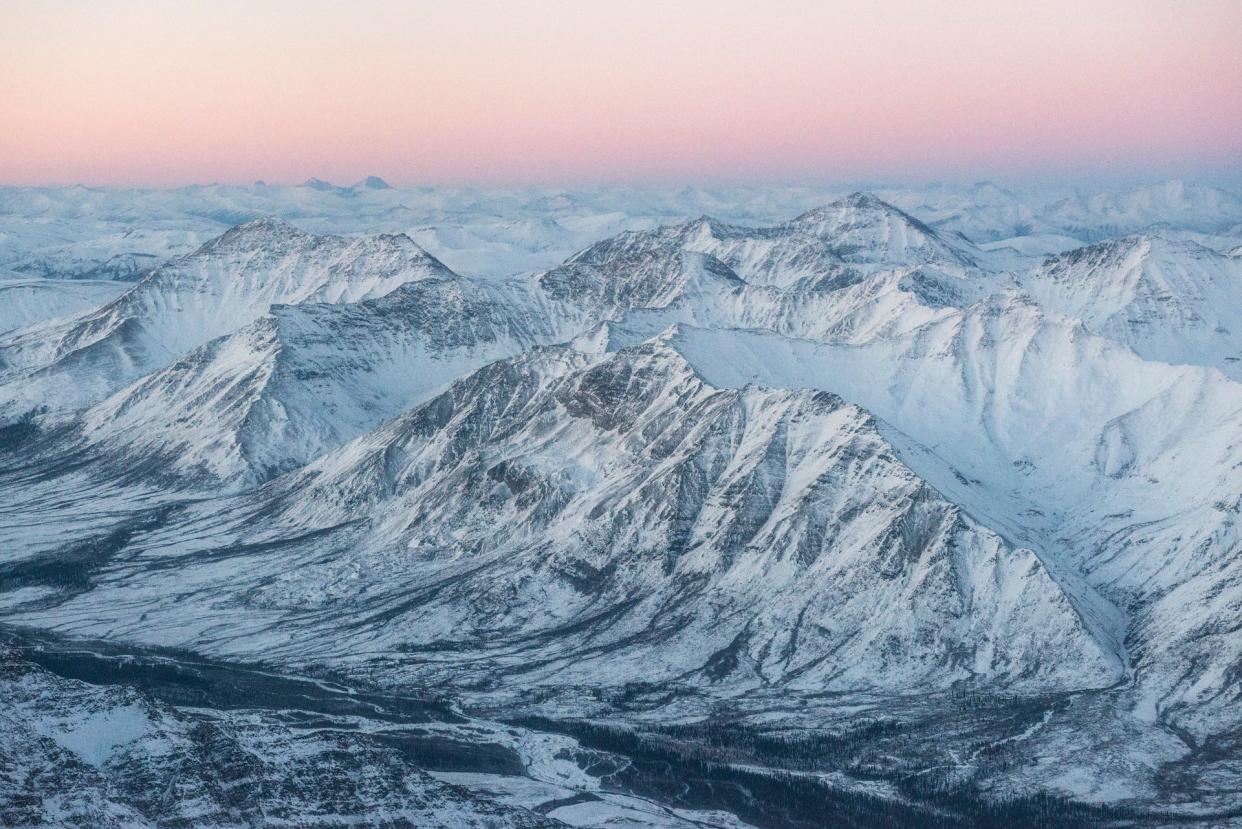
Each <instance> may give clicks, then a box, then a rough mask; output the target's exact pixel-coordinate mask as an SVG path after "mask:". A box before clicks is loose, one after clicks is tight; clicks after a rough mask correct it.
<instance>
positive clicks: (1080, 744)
mask: <svg viewBox="0 0 1242 829" xmlns="http://www.w3.org/2000/svg"><path fill="white" fill-rule="evenodd" d="M1240 511H1242V198H1239V197H1238V196H1235V195H1233V194H1231V193H1229V192H1227V191H1224V190H1221V189H1217V188H1214V187H1211V186H1206V185H1191V184H1182V183H1178V182H1170V183H1166V184H1158V185H1144V186H1137V187H1128V188H1114V189H1111V190H1108V191H1104V192H1080V191H1074V190H1071V189H1069V188H1066V189H1064V190H1057V189H1056V188H1051V187H1048V188H1040V189H1031V190H1023V191H1020V192H1011V191H1009V190H1006V189H1003V188H1001V187H999V186H996V185H993V184H987V183H985V184H978V185H975V186H972V187H947V186H946V187H924V188H919V189H895V188H888V189H886V188H877V189H875V190H873V191H871V192H850V191H848V190H844V191H834V190H831V189H817V188H733V189H721V190H712V191H709V190H694V189H682V190H667V191H655V190H648V191H644V190H624V189H598V190H591V191H551V190H549V191H533V190H517V189H514V190H468V189H458V190H451V189H429V188H424V189H394V188H391V187H388V186H387V185H386V184H385V183H384V182H383V181H380V180H378V179H367V180H365V181H363V182H360V183H358V184H357V185H354V186H351V187H339V186H335V185H331V184H328V183H326V182H322V181H310V182H307V183H306V184H305V185H302V186H298V187H277V186H268V185H265V184H262V183H256V184H255V185H253V186H250V187H225V186H207V187H192V188H186V189H182V190H175V191H145V190H144V191H136V190H135V191H121V190H93V189H88V188H83V187H74V188H63V189H2V188H0V825H6V826H39V825H54V826H82V827H136V826H152V827H155V826H159V827H240V826H298V827H344V826H351V827H352V826H375V827H381V826H383V827H400V826H418V827H424V826H444V827H464V826H479V827H508V826H518V827H527V826H529V827H544V826H583V827H605V826H607V827H705V826H711V827H745V826H757V827H818V826H828V827H835V826H849V827H870V826H945V827H959V826H960V827H966V826H1080V825H1081V826H1182V825H1195V826H1235V825H1239V824H1242V524H1240V523H1239V513H1240Z"/></svg>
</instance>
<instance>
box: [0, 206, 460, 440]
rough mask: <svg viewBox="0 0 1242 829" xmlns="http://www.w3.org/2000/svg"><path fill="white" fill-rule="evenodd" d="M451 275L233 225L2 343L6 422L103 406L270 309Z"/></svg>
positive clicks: (266, 224)
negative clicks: (115, 292)
mask: <svg viewBox="0 0 1242 829" xmlns="http://www.w3.org/2000/svg"><path fill="white" fill-rule="evenodd" d="M452 277H453V273H452V272H451V271H449V270H448V269H447V268H446V267H445V266H444V265H442V264H441V263H440V262H439V261H438V260H437V259H435V257H433V256H431V255H430V254H428V253H427V252H426V251H424V250H423V249H422V248H420V247H418V245H416V244H414V242H413V241H411V240H410V239H409V238H408V237H404V236H375V237H364V238H350V237H337V236H315V235H312V234H308V233H305V232H303V231H300V230H298V229H297V228H295V227H293V226H292V225H290V224H287V223H285V222H281V221H277V220H272V219H263V220H258V221H254V222H250V223H247V224H244V225H240V226H238V227H236V228H234V229H233V230H230V231H228V232H227V233H225V234H224V235H222V236H220V237H218V238H217V239H214V240H212V241H211V242H208V243H207V244H205V245H203V246H202V247H201V248H199V249H198V250H197V251H195V252H194V253H193V254H190V255H188V256H185V257H182V258H180V259H177V260H174V261H173V262H170V263H169V264H167V265H164V266H162V267H160V268H159V269H158V270H156V271H154V272H152V273H151V275H149V276H148V277H146V278H145V279H143V280H142V281H141V282H139V283H138V284H137V285H135V286H134V287H133V288H131V289H130V290H128V291H126V292H125V293H123V294H121V295H120V296H119V297H117V298H116V299H115V300H113V301H111V302H109V303H107V304H105V305H103V306H101V307H100V308H98V309H96V310H93V311H90V312H87V313H84V314H81V315H78V316H73V317H67V318H64V319H58V320H52V321H49V322H47V323H44V324H42V325H38V326H35V327H33V328H30V329H26V330H23V331H18V332H14V333H11V334H9V335H7V336H6V337H4V338H2V339H0V371H3V377H4V378H5V379H6V380H7V382H6V383H5V384H4V387H3V391H2V392H0V412H3V416H4V419H5V420H7V421H9V422H12V421H14V420H18V419H21V418H24V417H28V416H30V415H32V414H33V415H35V416H37V417H40V418H49V417H50V418H57V417H59V416H62V415H63V414H64V413H66V412H70V411H73V410H75V409H79V408H82V407H83V406H85V405H89V404H91V403H93V402H96V401H98V400H101V399H102V398H104V397H106V396H107V395H108V394H110V393H112V392H114V391H116V390H117V389H119V388H121V387H122V386H124V385H125V384H126V383H128V382H130V381H131V380H133V379H135V378H137V377H141V376H142V375H144V374H147V373H148V372H151V371H153V370H156V369H159V368H162V367H163V366H166V365H168V364H169V363H171V362H172V361H173V360H175V359H176V358H177V357H178V355H181V354H184V353H186V352H187V351H189V350H191V349H193V348H196V347H198V346H199V345H202V344H203V343H206V342H207V341H209V340H212V339H214V338H215V337H218V336H220V335H222V334H226V333H228V332H230V331H234V330H236V329H238V328H240V327H242V326H244V325H246V324H248V323H250V322H252V321H254V320H255V319H257V318H258V317H260V316H262V315H263V314H265V313H266V312H267V311H268V309H269V308H270V307H271V306H272V305H273V304H277V303H301V302H354V301H357V300H361V299H366V298H368V297H376V296H382V295H384V294H386V293H388V292H390V291H392V290H393V289H394V288H396V287H398V286H399V285H403V284H405V283H407V282H411V281H414V280H418V279H428V278H441V279H444V278H452Z"/></svg>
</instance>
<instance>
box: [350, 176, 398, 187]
mask: <svg viewBox="0 0 1242 829" xmlns="http://www.w3.org/2000/svg"><path fill="white" fill-rule="evenodd" d="M351 189H353V190H391V189H392V185H390V184H389V183H388V182H386V181H384V180H383V179H382V178H380V177H379V176H367V177H366V178H364V179H363V180H362V181H360V182H358V183H357V184H355V185H354V186H353V187H352V188H351Z"/></svg>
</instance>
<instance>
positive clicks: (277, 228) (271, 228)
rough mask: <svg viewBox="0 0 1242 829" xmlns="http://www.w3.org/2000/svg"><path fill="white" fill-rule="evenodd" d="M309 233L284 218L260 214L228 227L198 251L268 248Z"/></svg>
mask: <svg viewBox="0 0 1242 829" xmlns="http://www.w3.org/2000/svg"><path fill="white" fill-rule="evenodd" d="M311 235H312V234H310V233H307V232H306V231H304V230H302V229H301V228H299V227H297V226H296V225H293V224H291V223H289V222H287V221H285V220H284V219H280V218H277V217H275V216H261V217H259V218H257V219H251V220H250V221H248V222H242V223H241V224H239V225H235V226H233V227H231V228H229V229H228V230H226V231H225V232H224V233H222V234H220V235H219V236H217V237H216V238H215V239H212V240H211V241H209V242H207V243H206V244H205V245H203V246H202V247H201V248H199V250H198V253H209V252H216V251H226V250H251V249H259V248H270V247H272V246H273V245H280V244H282V243H283V245H286V246H287V245H288V244H290V243H291V242H294V241H300V240H303V239H307V238H310V236H311Z"/></svg>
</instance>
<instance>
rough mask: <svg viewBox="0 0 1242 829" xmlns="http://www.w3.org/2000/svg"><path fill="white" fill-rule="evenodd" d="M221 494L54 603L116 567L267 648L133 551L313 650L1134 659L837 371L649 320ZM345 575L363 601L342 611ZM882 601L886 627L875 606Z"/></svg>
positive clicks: (884, 665)
mask: <svg viewBox="0 0 1242 829" xmlns="http://www.w3.org/2000/svg"><path fill="white" fill-rule="evenodd" d="M222 506H223V508H224V509H225V510H226V512H225V514H223V515H221V514H219V513H218V512H217V513H213V514H210V515H204V514H203V511H202V510H198V509H195V510H191V512H190V521H189V523H188V524H186V525H185V526H178V525H173V526H169V527H166V528H165V529H164V530H162V531H160V532H158V533H156V534H155V535H153V536H150V537H148V538H146V539H145V540H144V541H143V542H142V544H143V547H144V552H143V555H142V561H140V562H135V563H134V565H132V566H133V567H134V568H135V569H131V565H126V566H123V567H121V568H120V569H119V571H118V572H117V573H116V575H115V576H108V577H105V580H104V582H105V583H101V585H100V587H99V589H97V590H96V591H93V592H92V593H91V594H90V595H88V596H84V597H82V598H81V599H79V600H78V601H71V602H69V603H68V604H66V605H62V606H60V607H58V608H57V611H56V613H57V616H58V617H59V618H60V619H61V620H62V621H63V623H64V624H65V625H67V626H70V627H73V626H76V625H77V624H79V623H80V622H78V621H76V620H78V619H80V618H81V615H80V614H88V613H90V612H91V611H90V610H89V609H88V608H90V607H91V606H93V605H95V603H96V602H109V601H112V599H111V598H110V596H111V595H112V590H113V588H112V586H111V584H112V583H114V584H116V585H117V589H120V590H122V591H123V592H124V593H125V594H126V595H127V596H128V599H127V602H128V603H129V606H130V607H131V608H132V611H133V612H134V613H138V612H141V615H142V619H143V620H144V621H143V627H144V628H145V629H146V630H148V631H150V632H151V634H154V638H155V639H158V640H163V641H162V642H161V643H162V644H176V645H179V646H195V647H207V648H218V649H224V650H226V651H228V652H231V653H241V654H248V653H252V652H253V649H254V648H255V647H256V646H259V647H270V643H269V642H268V639H267V634H263V635H260V636H259V637H258V638H257V640H248V638H247V636H246V635H245V632H246V631H247V630H253V629H252V628H250V625H249V624H241V625H239V626H238V627H237V628H236V631H237V633H238V634H239V635H238V637H237V639H236V640H235V641H222V640H221V638H220V634H219V633H215V634H211V635H210V636H209V637H208V639H210V640H214V643H213V642H212V641H208V639H200V638H199V637H200V636H201V635H202V634H196V633H194V632H193V631H194V626H195V623H194V621H193V620H194V619H198V618H203V617H201V616H200V615H199V614H198V613H196V612H194V611H192V610H190V608H188V607H187V606H186V605H185V603H184V601H185V599H184V597H183V598H182V599H181V600H179V601H178V602H177V603H176V605H171V604H166V597H164V596H161V595H159V593H158V592H156V593H153V594H148V593H147V591H146V590H145V588H144V587H143V584H142V583H143V579H142V576H141V575H140V572H141V570H142V569H143V568H144V567H147V566H155V567H158V568H160V569H164V568H166V567H168V566H169V565H170V564H172V563H173V562H176V561H178V560H181V561H183V562H185V563H184V564H183V565H182V566H177V567H176V570H177V573H178V575H177V578H178V579H179V580H180V581H181V583H182V585H183V586H185V587H187V588H188V587H190V586H191V585H195V587H194V588H193V590H194V591H195V592H198V593H199V595H202V596H205V597H206V596H211V597H213V598H212V599H211V601H220V600H226V601H234V600H230V599H227V598H226V597H227V596H229V595H230V594H232V595H235V596H236V595H237V594H240V593H244V594H245V595H246V599H245V600H244V603H243V606H250V607H253V608H255V610H256V611H257V614H258V616H261V617H264V618H266V619H267V620H268V622H267V624H266V625H265V627H269V626H270V624H271V620H272V619H273V618H274V617H276V616H279V617H280V618H281V619H282V621H281V623H280V627H281V629H282V630H283V631H284V634H283V635H284V638H285V644H284V645H283V646H282V647H283V648H285V649H286V650H287V651H288V652H290V653H295V654H297V655H298V656H299V658H307V657H308V656H310V655H312V654H314V655H317V656H320V657H322V658H325V659H328V660H330V661H333V660H336V659H340V658H341V655H343V654H345V653H348V652H349V651H350V650H351V649H352V648H353V647H355V646H361V645H362V644H363V643H364V642H365V643H366V646H367V647H368V648H374V647H375V646H376V645H377V643H381V642H382V643H383V647H384V648H385V649H387V650H390V651H400V652H402V653H417V652H422V651H428V652H429V653H430V654H432V655H433V658H432V659H431V660H430V662H427V660H419V661H420V662H425V663H426V665H427V667H428V668H430V669H432V670H434V671H435V674H434V675H435V677H436V679H437V681H448V682H454V681H456V682H463V681H470V682H473V681H478V679H479V678H480V673H482V675H483V676H485V677H489V678H490V679H491V680H492V681H495V680H496V679H498V678H499V677H501V676H504V675H511V676H516V678H517V679H518V680H519V681H521V682H522V683H524V684H529V683H531V682H542V683H547V682H556V683H566V682H568V683H572V684H582V683H585V684H589V685H593V686H600V687H607V686H609V685H617V684H623V683H625V682H628V681H629V679H630V677H632V676H633V675H634V674H635V672H636V671H640V670H641V671H642V673H643V675H644V676H645V677H646V678H647V679H648V680H649V681H673V680H680V681H683V682H684V681H691V682H700V683H706V684H715V683H722V682H724V683H729V684H732V685H738V684H741V685H743V686H754V685H756V684H762V685H765V686H767V685H771V684H773V683H777V684H780V685H788V686H790V687H793V688H798V689H804V690H809V689H822V690H860V689H867V690H876V689H887V690H889V691H902V690H904V691H913V690H915V689H916V688H919V687H927V686H928V685H932V686H947V685H949V684H952V683H958V682H968V683H981V684H984V685H988V686H993V687H1011V686H1012V687H1017V688H1025V689H1027V690H1033V689H1053V688H1055V689H1067V688H1072V689H1080V688H1090V687H1105V686H1107V685H1110V684H1111V683H1112V682H1113V681H1115V680H1116V679H1117V678H1118V676H1119V675H1120V671H1121V664H1120V662H1119V661H1118V659H1117V657H1116V655H1115V654H1114V653H1112V651H1111V650H1110V646H1109V645H1107V644H1102V643H1100V642H1098V641H1097V640H1096V639H1094V638H1093V636H1092V634H1091V633H1090V631H1089V630H1088V629H1087V626H1086V625H1085V624H1084V622H1083V620H1082V618H1081V617H1080V616H1079V614H1078V613H1077V612H1076V611H1075V609H1074V606H1073V604H1072V602H1071V601H1070V600H1069V599H1068V598H1067V597H1066V595H1065V594H1064V593H1063V592H1062V590H1061V589H1060V587H1059V586H1058V585H1057V583H1056V581H1055V579H1053V578H1052V577H1051V576H1050V575H1049V574H1048V572H1047V571H1046V570H1044V568H1043V567H1042V566H1041V564H1040V562H1039V559H1038V558H1037V557H1036V556H1035V555H1034V554H1033V553H1032V552H1030V551H1029V550H1022V549H1015V548H1013V547H1011V546H1010V545H1008V544H1007V543H1005V542H1004V541H1003V540H1001V539H1000V538H999V537H997V536H996V535H995V534H994V533H992V532H990V531H988V530H987V529H986V528H984V527H982V526H980V525H978V524H976V523H975V522H974V521H973V520H971V519H970V518H968V517H967V516H966V515H965V514H964V513H963V512H962V511H961V510H960V509H959V508H958V507H956V506H954V505H953V504H951V503H948V502H946V501H945V500H944V499H943V498H941V497H940V495H939V494H938V493H937V492H936V491H935V490H933V489H932V488H930V487H929V486H928V485H927V484H926V483H925V482H923V481H921V480H920V479H919V478H918V477H917V476H916V475H914V474H913V473H912V472H911V471H910V470H909V468H907V467H906V466H905V465H904V464H902V463H901V461H900V460H899V459H898V458H897V456H896V454H895V452H894V451H893V449H892V447H891V446H889V445H888V443H887V442H886V441H885V440H884V439H883V438H882V437H881V435H880V434H879V432H878V431H877V429H876V425H875V424H874V423H873V421H872V420H871V418H870V416H869V415H868V414H867V413H866V412H864V411H862V410H861V409H859V408H857V407H856V406H852V405H849V404H846V403H844V402H843V401H842V400H840V399H839V398H836V397H833V396H831V395H826V394H822V393H814V392H808V391H795V390H765V389H760V388H751V387H748V388H746V389H743V390H739V391H732V390H720V389H716V388H713V387H711V386H709V385H707V384H706V383H704V382H703V381H702V380H701V379H700V378H699V377H698V376H697V375H696V374H695V373H694V372H693V371H692V370H691V368H690V366H689V364H687V363H686V362H685V360H684V359H682V358H681V357H680V355H678V354H677V353H676V352H675V351H673V350H672V349H670V348H669V347H668V346H667V345H666V344H665V343H664V342H663V341H662V340H660V339H656V340H652V341H649V342H646V343H644V344H641V345H639V346H635V347H632V348H629V349H625V350H622V351H620V352H616V353H611V354H606V355H602V356H601V357H600V358H598V359H595V360H591V359H588V358H587V357H586V356H584V355H582V354H580V353H579V352H576V351H574V350H572V349H566V348H564V347H562V348H558V349H552V350H546V351H545V350H535V351H532V352H530V353H529V354H527V355H524V356H522V357H519V358H515V359H513V360H509V361H501V362H498V363H495V364H493V365H490V366H488V367H486V368H484V369H482V370H481V371H479V372H477V373H475V374H473V375H471V376H470V377H468V378H466V379H465V380H462V381H460V382H459V383H457V384H455V385H454V386H452V387H451V388H450V389H449V390H447V391H446V392H445V393H443V394H442V395H440V396H438V397H436V398H434V399H432V400H430V401H428V402H427V403H425V404H423V405H421V406H419V407H417V408H415V409H413V410H412V411H411V412H410V413H409V414H407V415H403V416H402V417H400V418H397V419H396V420H394V421H393V422H391V423H389V424H387V425H385V426H384V427H382V428H381V429H379V430H378V431H376V432H374V433H372V434H370V435H367V436H365V437H363V438H360V439H359V440H358V441H356V442H354V443H351V444H349V445H347V446H345V447H343V448H342V449H340V450H337V451H336V452H332V453H329V454H328V455H326V456H324V457H323V458H322V459H320V460H318V461H316V462H314V463H312V464H310V465H309V466H308V467H307V468H306V470H304V471H302V472H297V473H293V474H292V475H290V476H288V477H286V478H282V479H280V480H278V481H276V482H274V483H273V484H271V485H269V486H268V487H265V488H264V489H261V490H259V491H258V492H256V493H255V495H253V496H249V497H247V496H243V497H242V498H240V499H238V500H234V501H227V502H224V503H223V504H222ZM206 528H210V529H207V530H206V531H204V529H206ZM291 537H301V538H307V539H310V538H315V539H316V540H315V541H314V542H308V543H306V544H303V545H297V546H295V547H293V548H291V549H289V550H288V551H287V552H286V553H285V554H284V555H283V556H282V557H281V559H280V561H279V562H277V561H273V560H272V559H270V557H269V556H268V555H267V554H265V553H263V552H261V551H263V550H266V549H268V545H270V544H271V543H273V542H275V543H279V542H280V540H281V539H285V538H291ZM188 539H193V540H192V541H190V542H189V543H188V544H187V540H188ZM215 544H220V545H225V546H232V547H234V549H235V550H236V551H237V552H236V553H235V554H234V555H232V556H230V558H231V559H232V561H231V567H230V568H229V570H230V572H232V573H246V574H247V575H246V576H245V577H238V576H236V575H234V576H231V577H229V579H228V582H229V583H228V584H221V583H218V582H217V580H218V579H219V574H220V569H219V566H218V563H213V564H211V565H210V566H208V567H207V568H206V569H205V570H204V569H202V568H199V567H196V566H195V565H194V564H193V562H194V561H196V560H200V558H201V557H202V556H203V555H205V554H206V553H207V549H208V545H215ZM346 549H348V550H352V552H351V553H349V554H344V553H343V551H344V550H346ZM250 550H253V551H254V553H250V552H249V551H250ZM329 550H333V551H338V552H336V553H334V554H333V555H330V556H326V557H325V555H324V554H325V553H326V552H327V551H329ZM226 555H227V553H226ZM291 556H293V557H296V560H297V561H299V562H300V563H299V564H298V566H296V567H290V565H291V564H292V563H293V561H294V560H295V559H294V558H291ZM121 557H125V554H124V553H122V554H121ZM207 558H208V559H210V560H212V561H213V562H218V561H219V559H218V558H217V555H216V554H210V555H207ZM316 561H317V562H318V563H314V562H316ZM273 564H275V565H277V566H278V567H279V568H280V573H282V574H283V575H279V576H277V574H276V573H275V572H273V571H270V569H269V568H270V567H271V566H272V565H273ZM273 576H277V577H276V578H275V580H274V581H273V580H272V577H273ZM343 577H344V578H345V579H346V581H344V582H343V581H342V578H343ZM113 578H115V579H116V581H115V582H113ZM200 579H206V580H207V582H206V583H201V582H200V581H199V580H200ZM213 582H215V583H213ZM346 584H348V585H349V587H348V592H351V593H356V594H357V595H359V596H360V597H361V596H365V597H366V599H365V600H362V601H359V602H358V603H357V604H356V605H354V606H353V607H352V608H351V607H348V606H346V607H342V606H341V602H342V601H345V600H346V599H345V595H344V594H342V593H341V590H342V588H343V587H344V586H345V585H346ZM238 598H240V597H238ZM330 607H334V608H337V612H334V613H329V614H325V613H324V611H325V610H327V609H328V608H330ZM139 608H141V610H140V611H139ZM877 613H878V614H882V615H884V616H885V617H886V618H888V620H889V623H888V624H886V625H885V626H884V628H883V629H877V628H874V627H873V626H871V625H868V624H867V620H868V619H869V618H871V617H873V616H874V615H875V614H877ZM165 614H173V615H175V616H177V617H179V619H180V622H179V623H178V624H177V626H176V630H177V631H178V632H177V634H176V641H170V640H168V639H167V638H166V637H165V636H164V635H163V634H158V633H156V631H158V630H168V629H169V628H166V627H165V626H164V625H163V624H162V623H161V622H160V621H159V620H160V619H162V618H164V615H165ZM133 621H134V622H136V621H137V617H136V616H135V617H134V618H133ZM131 623H132V622H131V621H130V620H129V619H123V618H117V619H115V621H114V623H113V624H114V625H118V626H119V628H117V629H118V630H119V629H127V630H129V629H130V627H129V626H130V624H131ZM132 632H133V633H135V634H138V635H139V636H141V637H142V638H149V637H147V636H145V635H143V634H141V633H139V632H138V631H137V630H136V629H133V630H132ZM203 633H206V631H203ZM260 642H262V643H263V644H262V645H260V644H259V643H260ZM1052 652H1055V653H1058V654H1059V655H1060V656H1059V659H1058V660H1056V661H1049V660H1047V659H1046V658H1045V656H1046V654H1048V653H1052ZM334 655H335V656H334ZM457 660H463V661H465V662H466V663H467V664H466V665H459V664H456V661H457ZM640 666H641V667H640ZM410 670H411V671H413V669H410ZM426 678H427V677H424V679H426Z"/></svg>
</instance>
